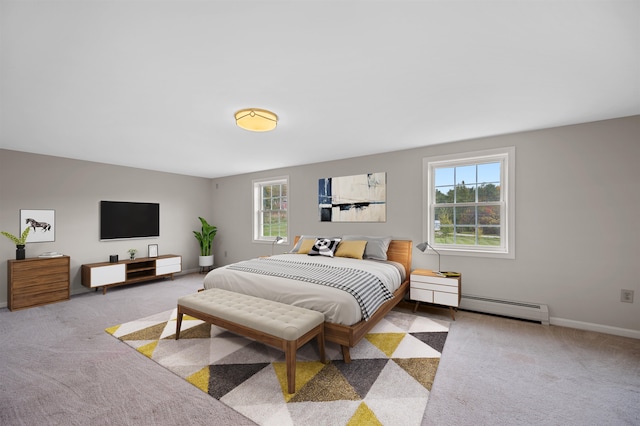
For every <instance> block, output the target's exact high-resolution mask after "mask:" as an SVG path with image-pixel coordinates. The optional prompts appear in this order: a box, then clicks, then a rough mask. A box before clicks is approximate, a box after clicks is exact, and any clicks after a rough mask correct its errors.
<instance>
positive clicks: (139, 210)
mask: <svg viewBox="0 0 640 426" xmlns="http://www.w3.org/2000/svg"><path fill="white" fill-rule="evenodd" d="M159 236H160V204H158V203H134V202H129V201H100V239H101V240H118V239H125V238H150V237H159Z"/></svg>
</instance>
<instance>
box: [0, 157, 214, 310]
mask: <svg viewBox="0 0 640 426" xmlns="http://www.w3.org/2000/svg"><path fill="white" fill-rule="evenodd" d="M210 194H211V180H210V179H204V178H194V177H189V176H182V175H176V174H171V173H160V172H154V171H148V170H141V169H135V168H130V167H119V166H110V165H105V164H100V163H92V162H87V161H78V160H70V159H65V158H58V157H50V156H44V155H36V154H29V153H23V152H17V151H8V150H0V230H2V231H7V232H10V233H12V234H14V235H16V234H17V233H18V232H19V219H20V209H52V210H55V228H56V233H55V239H56V240H55V242H46V243H30V244H27V257H35V256H37V255H38V254H40V253H42V252H45V251H57V252H61V253H64V254H68V255H69V256H70V257H71V281H72V282H71V292H72V294H77V293H81V292H84V291H90V290H89V289H87V288H85V287H83V286H82V285H81V281H80V265H82V264H83V263H94V262H106V261H108V260H109V255H110V254H117V255H119V256H120V258H121V259H122V258H127V257H128V254H127V250H128V249H129V248H135V249H138V254H137V256H138V257H145V256H146V255H147V245H148V244H158V251H159V254H179V255H182V256H183V269H186V270H189V269H193V270H197V269H198V254H199V247H198V242H197V241H196V239H195V237H194V236H193V233H192V232H191V231H192V230H196V229H199V228H200V221H199V220H198V216H204V217H206V218H208V219H209V218H210V217H211V196H210ZM100 200H113V201H149V202H158V203H160V237H159V238H148V239H134V240H128V241H103V242H101V241H99V211H98V209H99V202H100ZM0 259H15V246H14V245H13V243H12V242H11V241H9V240H8V239H7V238H5V237H4V236H0ZM6 269H7V264H6V262H0V306H6V303H7V291H6V288H7V272H6Z"/></svg>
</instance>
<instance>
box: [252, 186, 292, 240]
mask: <svg viewBox="0 0 640 426" xmlns="http://www.w3.org/2000/svg"><path fill="white" fill-rule="evenodd" d="M288 205H289V178H288V177H286V176H285V177H278V178H272V179H264V180H254V181H253V212H254V215H253V217H254V220H253V240H254V241H269V242H272V241H273V240H274V239H275V237H277V236H280V237H282V238H284V242H287V237H288V235H289V214H288Z"/></svg>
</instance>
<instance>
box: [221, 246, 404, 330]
mask: <svg viewBox="0 0 640 426" xmlns="http://www.w3.org/2000/svg"><path fill="white" fill-rule="evenodd" d="M228 268H229V269H235V270H237V271H243V272H251V273H254V274H262V275H271V276H276V277H281V278H289V279H293V280H298V281H305V282H308V283H313V284H320V285H325V286H329V287H334V288H337V289H340V290H343V291H346V292H347V293H349V294H351V295H352V296H353V297H354V298H355V299H356V301H357V302H358V305H359V306H360V310H361V311H362V318H363V319H365V320H368V319H369V318H370V317H371V315H373V313H374V312H375V311H376V309H378V307H380V305H382V304H383V303H384V302H386V301H387V300H390V299H392V298H393V294H392V293H391V292H390V291H389V289H387V287H386V286H385V285H384V283H383V282H382V281H381V280H380V279H379V278H378V277H376V276H375V275H373V274H371V273H370V272H367V271H364V270H361V269H355V268H346V267H340V266H332V265H323V264H317V263H307V262H301V261H292V260H282V259H276V258H273V257H269V258H261V259H251V260H246V261H243V262H239V263H234V264H233V265H229V266H228Z"/></svg>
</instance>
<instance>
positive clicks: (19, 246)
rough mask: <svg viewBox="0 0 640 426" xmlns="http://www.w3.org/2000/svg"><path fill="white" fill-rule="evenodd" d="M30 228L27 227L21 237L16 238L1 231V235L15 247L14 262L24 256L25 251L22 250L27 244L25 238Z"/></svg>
mask: <svg viewBox="0 0 640 426" xmlns="http://www.w3.org/2000/svg"><path fill="white" fill-rule="evenodd" d="M30 230H31V227H29V226H27V227H26V228H24V231H22V235H20V237H19V238H18V237H16V236H15V235H12V234H10V233H8V232H5V231H2V232H1V234H2V235H4V236H5V237H7V238H8V239H10V240H11V241H13V242H14V243H15V245H16V260H22V259H24V258H25V256H26V250H25V249H24V246H25V244H26V243H27V237H28V236H29V231H30Z"/></svg>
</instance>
